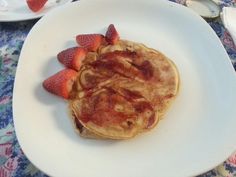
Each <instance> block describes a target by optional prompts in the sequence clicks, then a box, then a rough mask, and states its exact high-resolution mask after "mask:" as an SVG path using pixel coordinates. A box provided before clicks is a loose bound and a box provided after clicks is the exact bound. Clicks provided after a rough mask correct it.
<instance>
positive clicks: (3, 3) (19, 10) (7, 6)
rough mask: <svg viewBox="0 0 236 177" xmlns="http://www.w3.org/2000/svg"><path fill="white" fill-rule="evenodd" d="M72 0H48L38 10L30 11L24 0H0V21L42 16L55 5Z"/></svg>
mask: <svg viewBox="0 0 236 177" xmlns="http://www.w3.org/2000/svg"><path fill="white" fill-rule="evenodd" d="M69 2H72V0H48V2H47V3H46V4H45V6H44V7H43V9H42V10H40V11H39V12H33V11H31V10H30V9H29V8H28V6H27V3H26V0H0V22H10V21H21V20H30V19H35V18H39V17H42V16H43V15H45V14H46V13H47V12H49V11H50V10H52V9H54V8H55V7H58V6H61V5H64V4H65V3H69Z"/></svg>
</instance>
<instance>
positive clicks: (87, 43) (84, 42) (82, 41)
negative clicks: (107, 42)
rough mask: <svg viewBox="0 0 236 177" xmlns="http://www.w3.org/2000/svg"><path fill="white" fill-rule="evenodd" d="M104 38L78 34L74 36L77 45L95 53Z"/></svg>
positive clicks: (96, 35)
mask: <svg viewBox="0 0 236 177" xmlns="http://www.w3.org/2000/svg"><path fill="white" fill-rule="evenodd" d="M103 39H104V36H103V35H101V34H79V35H77V36H76V41H77V43H78V44H79V45H80V46H82V47H84V48H86V49H88V51H94V52H95V51H96V50H97V49H98V48H99V46H100V45H101V44H102V43H103Z"/></svg>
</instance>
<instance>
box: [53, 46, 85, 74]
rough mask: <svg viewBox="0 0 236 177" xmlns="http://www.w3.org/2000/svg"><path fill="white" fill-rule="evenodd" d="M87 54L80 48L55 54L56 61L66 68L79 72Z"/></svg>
mask: <svg viewBox="0 0 236 177" xmlns="http://www.w3.org/2000/svg"><path fill="white" fill-rule="evenodd" d="M86 54H87V52H86V50H85V49H83V48H81V47H72V48H68V49H66V50H63V51H61V52H60V53H58V54H57V59H58V60H59V62H61V63H62V64H63V65H65V66H66V67H67V68H71V69H74V70H77V71H78V70H79V69H80V66H81V62H82V61H83V60H84V58H85V56H86Z"/></svg>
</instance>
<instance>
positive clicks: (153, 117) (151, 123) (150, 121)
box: [146, 113, 156, 129]
mask: <svg viewBox="0 0 236 177" xmlns="http://www.w3.org/2000/svg"><path fill="white" fill-rule="evenodd" d="M155 116H156V115H155V113H154V114H152V115H151V116H150V117H149V119H148V123H147V127H146V128H147V129H148V128H150V127H152V126H153V124H154V123H155Z"/></svg>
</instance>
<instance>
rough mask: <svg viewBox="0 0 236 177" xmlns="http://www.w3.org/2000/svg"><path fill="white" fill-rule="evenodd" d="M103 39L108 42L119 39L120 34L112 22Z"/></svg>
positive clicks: (114, 41) (113, 42)
mask: <svg viewBox="0 0 236 177" xmlns="http://www.w3.org/2000/svg"><path fill="white" fill-rule="evenodd" d="M105 39H106V41H107V42H108V43H109V44H115V43H116V42H117V41H118V40H119V39H120V36H119V34H118V32H117V31H116V28H115V26H114V25H113V24H110V25H109V26H108V28H107V32H106V35H105Z"/></svg>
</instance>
